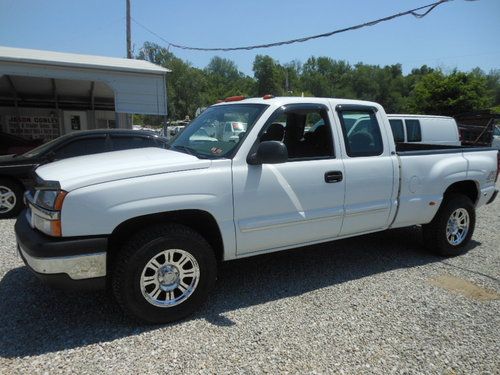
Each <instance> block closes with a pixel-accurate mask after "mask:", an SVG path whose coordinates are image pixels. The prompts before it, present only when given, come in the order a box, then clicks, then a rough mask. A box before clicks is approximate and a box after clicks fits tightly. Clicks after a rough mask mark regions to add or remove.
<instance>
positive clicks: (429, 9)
mask: <svg viewBox="0 0 500 375" xmlns="http://www.w3.org/2000/svg"><path fill="white" fill-rule="evenodd" d="M450 1H453V0H439V1H436V2H434V3H432V4H428V5H424V6H421V7H418V8H415V9H410V10H407V11H404V12H400V13H396V14H393V15H391V16H387V17H384V18H379V19H376V20H373V21H369V22H365V23H361V24H358V25H354V26H350V27H346V28H343V29H337V30H334V31H330V32H327V33H323V34H317V35H312V36H306V37H303V38H297V39H291V40H286V41H282V42H274V43H267V44H257V45H251V46H244V47H215V48H205V47H191V46H184V45H181V44H176V43H172V42H169V41H168V40H166V39H165V38H163V37H162V36H161V35H158V34H157V33H155V32H154V31H152V30H151V29H149V28H148V27H146V26H144V25H143V24H141V23H140V22H138V21H137V20H135V19H134V18H132V21H133V22H134V23H136V24H137V25H138V26H140V27H142V28H143V29H144V30H146V31H147V32H149V33H150V34H152V35H154V36H156V37H157V38H159V39H160V40H162V41H164V42H165V43H167V45H168V47H167V48H170V47H174V48H179V49H184V50H191V51H224V52H227V51H241V50H247V51H249V50H253V49H259V48H270V47H278V46H283V45H287V44H294V43H304V42H307V41H309V40H312V39H318V38H326V37H329V36H332V35H335V34H340V33H344V32H346V31H351V30H357V29H361V28H364V27H368V26H375V25H377V24H379V23H381V22H386V21H390V20H393V19H395V18H399V17H403V16H408V15H412V16H414V17H416V18H423V17H425V16H427V15H428V14H429V13H430V12H432V11H433V10H434V9H435V8H437V7H438V6H439V5H441V4H444V3H447V2H450ZM466 1H477V0H466ZM423 10H425V11H424V12H422V13H419V12H420V11H423Z"/></svg>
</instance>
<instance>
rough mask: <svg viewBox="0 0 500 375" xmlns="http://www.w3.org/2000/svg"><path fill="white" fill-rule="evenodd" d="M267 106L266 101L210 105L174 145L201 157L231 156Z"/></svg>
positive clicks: (175, 148)
mask: <svg viewBox="0 0 500 375" xmlns="http://www.w3.org/2000/svg"><path fill="white" fill-rule="evenodd" d="M266 108H267V105H264V104H228V105H220V106H214V107H210V108H208V109H206V110H205V111H204V112H203V113H202V114H201V115H200V116H198V117H197V118H196V119H194V120H193V122H191V123H190V124H189V126H187V127H186V129H185V130H184V131H183V132H182V133H181V134H179V136H178V137H177V138H175V139H174V140H173V141H172V142H171V144H170V148H171V149H173V150H176V151H181V152H184V153H187V154H192V155H194V156H197V157H201V158H220V157H228V156H229V155H230V154H231V153H232V151H233V150H235V149H236V148H237V146H238V145H239V144H240V143H241V141H242V139H243V138H244V136H245V134H246V133H247V132H248V131H249V130H250V129H251V128H252V126H253V125H254V124H255V122H256V121H257V119H258V118H259V117H260V115H261V114H262V112H264V110H265V109H266Z"/></svg>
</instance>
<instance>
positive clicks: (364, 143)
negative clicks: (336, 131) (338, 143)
mask: <svg viewBox="0 0 500 375" xmlns="http://www.w3.org/2000/svg"><path fill="white" fill-rule="evenodd" d="M338 113H339V117H340V122H341V126H342V132H343V134H344V141H345V146H346V151H347V155H349V156H350V157H360V156H377V155H381V154H382V152H383V151H384V145H383V142H382V134H381V133H380V126H379V124H378V121H377V118H376V116H375V112H374V111H373V110H371V109H366V110H340V111H338Z"/></svg>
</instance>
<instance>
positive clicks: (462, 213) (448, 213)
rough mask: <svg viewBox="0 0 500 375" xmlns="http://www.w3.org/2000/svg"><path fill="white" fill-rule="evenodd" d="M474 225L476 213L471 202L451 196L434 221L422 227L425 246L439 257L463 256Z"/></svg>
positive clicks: (460, 196)
mask: <svg viewBox="0 0 500 375" xmlns="http://www.w3.org/2000/svg"><path fill="white" fill-rule="evenodd" d="M475 225H476V211H475V209H474V205H473V204H472V201H471V200H470V199H469V198H468V197H466V196H464V195H460V194H455V195H451V196H449V197H447V198H446V200H445V201H444V202H443V204H442V206H441V207H440V209H439V211H438V212H437V214H436V216H435V217H434V219H433V220H432V221H431V222H430V223H429V224H426V225H424V226H423V235H424V242H425V245H426V246H427V247H428V248H429V249H430V250H432V251H433V252H435V253H437V254H439V255H445V256H453V255H460V254H463V253H464V252H465V251H466V245H467V244H468V243H469V241H470V239H471V237H472V234H473V233H474V228H475Z"/></svg>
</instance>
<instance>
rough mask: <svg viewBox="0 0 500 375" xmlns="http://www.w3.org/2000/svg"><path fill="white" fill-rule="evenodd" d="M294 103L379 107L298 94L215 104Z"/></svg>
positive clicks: (366, 102)
mask: <svg viewBox="0 0 500 375" xmlns="http://www.w3.org/2000/svg"><path fill="white" fill-rule="evenodd" d="M294 103H321V104H327V103H333V104H334V105H336V104H359V105H366V106H372V107H380V104H378V103H375V102H369V101H365V100H353V99H339V98H315V97H300V96H277V97H273V98H269V99H264V98H262V97H256V98H248V99H243V100H237V101H230V102H221V103H217V104H215V105H229V104H268V105H269V104H272V105H274V106H282V105H286V104H294Z"/></svg>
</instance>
